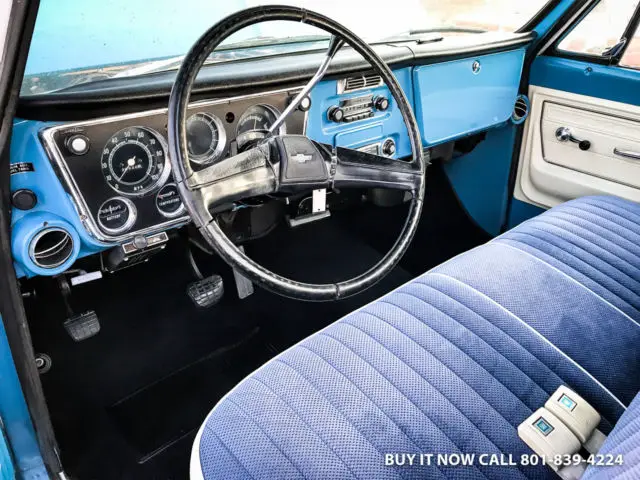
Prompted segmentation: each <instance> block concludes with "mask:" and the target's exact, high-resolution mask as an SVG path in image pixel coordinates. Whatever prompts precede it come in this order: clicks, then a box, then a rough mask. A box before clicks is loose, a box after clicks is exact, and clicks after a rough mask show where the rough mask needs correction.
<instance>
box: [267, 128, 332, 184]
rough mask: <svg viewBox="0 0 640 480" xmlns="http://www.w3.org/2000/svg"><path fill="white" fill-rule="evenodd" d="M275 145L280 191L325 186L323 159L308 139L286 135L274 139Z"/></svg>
mask: <svg viewBox="0 0 640 480" xmlns="http://www.w3.org/2000/svg"><path fill="white" fill-rule="evenodd" d="M275 144H276V148H277V149H278V153H279V155H278V157H279V158H280V186H281V190H283V191H292V190H296V188H295V187H302V188H309V187H310V186H318V187H322V186H326V185H327V183H328V182H329V173H328V172H327V165H326V163H325V159H324V157H323V156H322V154H321V153H320V151H319V150H318V148H317V147H316V145H315V144H314V143H313V142H312V141H311V140H310V139H309V138H307V137H304V136H302V135H287V136H282V137H276V138H275ZM283 187H284V188H283ZM292 187H294V188H292Z"/></svg>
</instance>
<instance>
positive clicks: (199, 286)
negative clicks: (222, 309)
mask: <svg viewBox="0 0 640 480" xmlns="http://www.w3.org/2000/svg"><path fill="white" fill-rule="evenodd" d="M187 294H188V295H189V298H191V300H192V301H193V303H195V304H196V306H198V307H200V308H209V307H212V306H214V305H215V304H217V303H218V302H219V301H220V299H221V298H222V296H223V295H224V283H223V282H222V277H221V276H220V275H211V276H210V277H207V278H203V279H202V280H197V281H195V282H193V283H190V284H189V286H188V287H187Z"/></svg>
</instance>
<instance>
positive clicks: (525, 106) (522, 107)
mask: <svg viewBox="0 0 640 480" xmlns="http://www.w3.org/2000/svg"><path fill="white" fill-rule="evenodd" d="M529 107H530V104H529V98H528V97H527V96H526V95H518V98H516V104H515V106H514V107H513V113H512V114H511V121H512V122H513V123H515V124H516V125H520V124H521V123H522V122H524V121H525V120H526V119H527V116H528V115H529Z"/></svg>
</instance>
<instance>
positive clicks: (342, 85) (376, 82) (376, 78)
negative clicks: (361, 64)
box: [338, 73, 382, 94]
mask: <svg viewBox="0 0 640 480" xmlns="http://www.w3.org/2000/svg"><path fill="white" fill-rule="evenodd" d="M380 85H382V77H381V76H380V75H378V74H376V73H370V74H367V75H354V76H352V77H347V78H343V79H341V80H338V94H341V93H349V92H353V91H356V90H363V89H365V88H375V87H379V86H380Z"/></svg>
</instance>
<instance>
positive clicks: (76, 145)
mask: <svg viewBox="0 0 640 480" xmlns="http://www.w3.org/2000/svg"><path fill="white" fill-rule="evenodd" d="M65 145H66V146H67V150H69V151H70V152H71V153H73V154H74V155H84V154H85V153H87V152H88V151H89V145H90V143H89V139H88V138H87V137H85V136H84V135H72V136H70V137H69V138H67V140H66V142H65Z"/></svg>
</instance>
